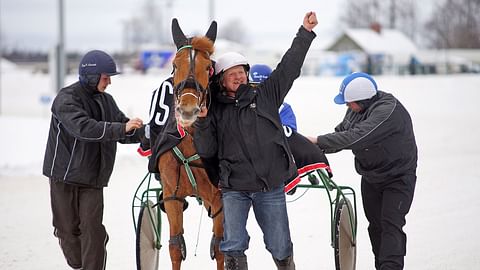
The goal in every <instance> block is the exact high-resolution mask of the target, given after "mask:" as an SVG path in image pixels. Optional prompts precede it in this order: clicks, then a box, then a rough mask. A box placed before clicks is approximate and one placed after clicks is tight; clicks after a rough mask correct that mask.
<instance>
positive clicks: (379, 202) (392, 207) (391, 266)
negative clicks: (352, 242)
mask: <svg viewBox="0 0 480 270" xmlns="http://www.w3.org/2000/svg"><path fill="white" fill-rule="evenodd" d="M416 179H417V177H416V175H415V174H410V175H405V176H402V177H400V178H398V179H393V180H390V181H388V182H385V183H378V184H371V183H369V182H368V180H367V179H365V178H364V177H362V183H361V185H362V201H363V209H364V211H365V215H366V217H367V219H368V222H369V226H368V233H369V235H370V242H371V244H372V250H373V254H374V255H375V268H376V269H380V270H387V269H388V270H397V269H403V266H404V257H405V255H406V245H407V236H406V234H405V232H404V231H403V226H404V225H405V223H406V221H405V216H406V215H407V213H408V211H409V210H410V206H411V204H412V200H413V194H414V191H415V183H416Z"/></svg>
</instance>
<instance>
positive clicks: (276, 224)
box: [220, 187, 293, 260]
mask: <svg viewBox="0 0 480 270" xmlns="http://www.w3.org/2000/svg"><path fill="white" fill-rule="evenodd" d="M222 202H223V213H224V220H223V226H224V233H223V241H222V242H221V243H220V250H221V251H222V252H223V253H224V254H226V255H229V256H234V257H239V256H244V255H245V253H244V252H245V250H247V249H248V243H249V241H250V236H249V235H248V232H247V229H246V225H247V219H248V213H249V211H250V207H252V206H253V212H254V213H255V218H256V220H257V223H258V225H259V226H260V228H261V229H262V232H263V241H264V242H265V246H266V248H267V250H268V251H269V252H270V253H271V254H272V256H273V257H274V258H275V259H278V260H283V259H285V258H287V257H288V256H290V255H292V253H293V244H292V241H291V239H290V229H289V226H288V215H287V205H286V202H285V193H284V192H283V187H279V188H275V189H273V190H271V191H268V192H240V191H227V192H224V193H222Z"/></svg>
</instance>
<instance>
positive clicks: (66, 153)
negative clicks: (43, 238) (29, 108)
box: [43, 50, 144, 270]
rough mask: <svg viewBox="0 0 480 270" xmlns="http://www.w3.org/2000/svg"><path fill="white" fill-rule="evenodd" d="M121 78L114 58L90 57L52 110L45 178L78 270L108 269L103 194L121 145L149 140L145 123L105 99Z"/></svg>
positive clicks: (57, 224)
mask: <svg viewBox="0 0 480 270" xmlns="http://www.w3.org/2000/svg"><path fill="white" fill-rule="evenodd" d="M116 74H119V73H118V72H117V68H116V65H115V62H114V61H113V59H112V57H111V56H109V55H108V54H106V53H105V52H103V51H99V50H94V51H90V52H88V53H87V54H85V56H84V57H83V59H82V60H81V63H80V66H79V75H80V76H79V81H78V82H76V83H74V84H72V85H70V86H67V87H65V88H63V89H61V90H60V92H59V93H58V95H57V96H56V97H55V100H54V101H53V105H52V119H51V122H50V130H49V134H48V141H47V147H46V151H45V158H44V163H43V174H44V175H45V176H47V177H48V178H49V180H50V197H51V206H52V214H53V226H54V228H55V231H54V234H55V236H56V237H57V238H58V239H59V243H60V247H61V249H62V251H63V253H64V255H65V259H66V260H67V263H68V265H69V266H70V267H72V268H74V269H84V270H100V269H105V264H106V258H107V253H106V244H107V241H108V234H107V232H106V230H105V227H104V226H103V224H102V219H103V188H104V187H106V186H107V184H108V181H109V179H110V175H111V174H112V170H113V165H114V162H115V154H116V151H117V142H120V143H138V142H140V139H141V138H143V136H144V127H143V123H142V120H141V119H139V118H133V119H129V118H127V117H126V116H125V114H124V113H123V112H122V111H120V109H119V108H118V107H117V104H116V103H115V101H114V100H113V97H112V96H111V95H109V94H107V93H105V89H106V88H107V86H108V85H109V84H110V82H111V81H110V76H113V75H116Z"/></svg>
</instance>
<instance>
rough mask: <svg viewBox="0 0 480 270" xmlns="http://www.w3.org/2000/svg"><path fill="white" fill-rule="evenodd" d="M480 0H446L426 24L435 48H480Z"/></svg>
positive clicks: (436, 8)
mask: <svg viewBox="0 0 480 270" xmlns="http://www.w3.org/2000/svg"><path fill="white" fill-rule="evenodd" d="M479 12H480V1H478V0H446V1H445V2H444V3H443V4H438V5H437V6H436V7H435V9H434V11H433V14H432V17H431V19H430V20H429V21H428V22H427V23H426V24H425V28H426V29H427V30H426V31H425V32H426V33H427V35H426V38H427V39H428V42H429V45H430V46H431V47H433V48H438V49H443V48H445V49H446V48H480V17H479V16H478V14H479Z"/></svg>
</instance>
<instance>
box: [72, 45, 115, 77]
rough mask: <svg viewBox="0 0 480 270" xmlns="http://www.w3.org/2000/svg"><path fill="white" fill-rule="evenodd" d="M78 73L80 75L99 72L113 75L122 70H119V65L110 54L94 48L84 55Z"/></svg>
mask: <svg viewBox="0 0 480 270" xmlns="http://www.w3.org/2000/svg"><path fill="white" fill-rule="evenodd" d="M78 74H79V75H80V76H82V75H99V74H107V75H109V76H113V75H117V74H120V72H118V71H117V65H116V64H115V61H114V60H113V58H112V57H111V56H110V55H108V54H107V53H106V52H104V51H100V50H93V51H89V52H88V53H87V54H85V55H84V56H83V58H82V60H81V61H80V65H79V66H78Z"/></svg>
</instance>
